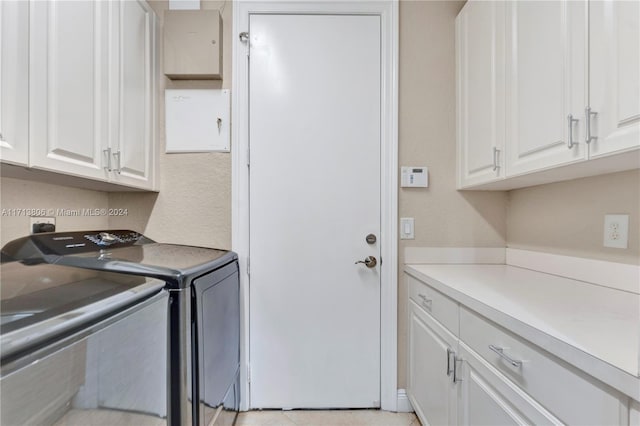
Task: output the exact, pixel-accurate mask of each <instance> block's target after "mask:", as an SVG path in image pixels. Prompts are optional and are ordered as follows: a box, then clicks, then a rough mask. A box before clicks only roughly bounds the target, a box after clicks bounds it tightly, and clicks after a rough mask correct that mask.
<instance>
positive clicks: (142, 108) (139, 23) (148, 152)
mask: <svg viewBox="0 0 640 426" xmlns="http://www.w3.org/2000/svg"><path fill="white" fill-rule="evenodd" d="M111 7H113V8H114V11H115V15H116V16H119V25H118V29H117V31H113V34H112V36H113V38H112V45H113V46H114V47H116V49H115V52H114V53H113V55H112V58H114V63H113V64H112V81H113V82H114V84H113V85H114V91H113V96H114V99H116V100H117V101H115V102H113V106H114V107H115V109H114V110H113V111H112V115H113V117H114V119H113V120H112V123H111V128H112V135H111V138H110V142H111V145H110V148H111V152H110V155H111V164H112V169H113V173H112V175H111V179H112V180H113V181H115V182H117V183H122V184H126V185H129V186H137V187H141V188H146V189H152V188H153V184H154V182H153V177H154V176H153V171H154V169H155V167H154V163H153V161H154V158H155V155H154V144H153V140H154V139H155V137H154V129H155V120H154V116H155V111H154V104H155V102H154V98H155V95H156V93H155V72H156V71H155V70H156V67H155V60H156V55H155V39H156V38H155V34H156V26H155V14H154V13H153V10H152V9H151V7H150V6H149V5H148V4H147V3H146V2H145V1H141V0H132V1H128V0H120V1H113V2H111Z"/></svg>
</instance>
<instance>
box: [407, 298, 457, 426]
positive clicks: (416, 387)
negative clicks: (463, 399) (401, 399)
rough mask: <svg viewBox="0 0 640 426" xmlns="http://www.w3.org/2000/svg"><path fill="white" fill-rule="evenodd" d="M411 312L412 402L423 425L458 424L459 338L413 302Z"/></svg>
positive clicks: (410, 361)
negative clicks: (457, 374) (457, 377)
mask: <svg viewBox="0 0 640 426" xmlns="http://www.w3.org/2000/svg"><path fill="white" fill-rule="evenodd" d="M409 312H410V314H409V360H408V361H409V376H408V382H409V383H408V388H407V393H408V395H409V400H410V401H411V404H412V405H413V408H414V409H415V411H416V413H417V415H418V417H419V418H420V421H421V422H422V423H423V424H429V425H454V424H456V423H457V420H456V419H457V411H458V408H457V405H458V398H457V392H458V389H457V384H456V383H454V377H455V376H454V369H455V367H454V363H455V353H456V350H457V347H458V338H457V337H456V336H454V335H453V334H451V333H450V332H449V331H447V329H445V328H444V327H443V326H442V325H440V323H439V322H437V321H436V320H435V319H434V318H433V317H432V316H431V315H429V314H427V313H426V312H424V311H423V310H422V309H421V308H420V307H418V305H417V304H416V303H415V302H413V301H410V302H409Z"/></svg>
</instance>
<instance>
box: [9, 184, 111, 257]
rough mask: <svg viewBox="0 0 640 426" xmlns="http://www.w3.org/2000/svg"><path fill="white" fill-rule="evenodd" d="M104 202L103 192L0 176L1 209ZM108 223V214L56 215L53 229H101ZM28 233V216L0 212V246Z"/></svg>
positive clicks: (85, 206) (98, 205)
mask: <svg viewBox="0 0 640 426" xmlns="http://www.w3.org/2000/svg"><path fill="white" fill-rule="evenodd" d="M108 205H109V199H108V195H107V193H106V192H100V191H90V190H87V189H78V188H69V187H66V186H58V185H51V184H48V183H37V182H31V181H26V180H21V179H11V178H6V177H3V178H0V208H2V209H54V210H57V209H69V210H77V209H105V208H108ZM108 226H109V223H108V216H78V217H73V216H56V230H59V231H83V230H87V229H105V228H107V227H108ZM29 232H30V229H29V217H28V216H11V215H3V216H2V217H1V218H0V246H3V245H4V244H6V243H7V242H9V241H11V240H13V239H15V238H20V237H24V236H25V235H28V234H29Z"/></svg>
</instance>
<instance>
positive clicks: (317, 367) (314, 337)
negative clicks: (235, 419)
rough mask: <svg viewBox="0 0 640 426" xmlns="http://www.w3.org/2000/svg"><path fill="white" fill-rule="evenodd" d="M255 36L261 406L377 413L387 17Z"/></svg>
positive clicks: (262, 21)
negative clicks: (371, 260) (371, 261)
mask: <svg viewBox="0 0 640 426" xmlns="http://www.w3.org/2000/svg"><path fill="white" fill-rule="evenodd" d="M249 29H250V31H249V33H250V59H249V63H250V65H249V67H250V68H249V70H250V78H249V99H250V108H249V109H250V111H249V112H250V124H249V126H250V129H249V138H250V257H249V263H250V283H249V292H250V363H251V406H252V407H253V408H267V407H270V408H279V407H282V408H302V407H307V408H326V407H334V408H337V407H377V406H379V405H380V267H381V265H380V263H381V259H380V238H381V236H380V147H381V145H380V143H381V133H380V126H381V120H380V110H381V87H382V86H381V71H380V67H381V53H380V52H381V44H380V43H381V42H380V37H381V24H380V17H378V16H365V15H362V16H361V15H294V14H290V15H251V16H250V27H249ZM368 234H373V235H375V236H376V238H377V242H375V243H372V244H369V243H367V241H366V237H367V235H368ZM367 256H373V257H375V258H376V259H377V265H376V266H374V267H371V268H369V267H367V266H365V265H364V264H356V263H355V262H356V261H358V260H363V259H365V258H366V257H367Z"/></svg>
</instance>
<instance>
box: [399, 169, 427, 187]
mask: <svg viewBox="0 0 640 426" xmlns="http://www.w3.org/2000/svg"><path fill="white" fill-rule="evenodd" d="M400 186H401V187H403V188H426V187H428V186H429V169H427V168H426V167H422V166H421V167H409V166H405V167H402V173H401V182H400Z"/></svg>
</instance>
